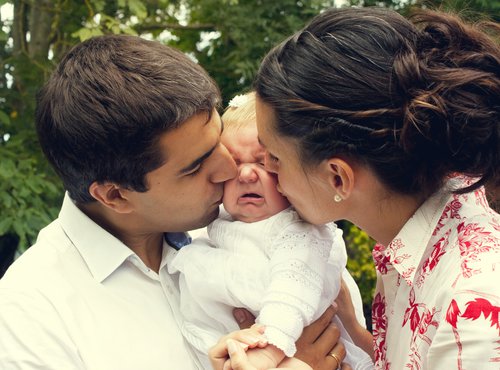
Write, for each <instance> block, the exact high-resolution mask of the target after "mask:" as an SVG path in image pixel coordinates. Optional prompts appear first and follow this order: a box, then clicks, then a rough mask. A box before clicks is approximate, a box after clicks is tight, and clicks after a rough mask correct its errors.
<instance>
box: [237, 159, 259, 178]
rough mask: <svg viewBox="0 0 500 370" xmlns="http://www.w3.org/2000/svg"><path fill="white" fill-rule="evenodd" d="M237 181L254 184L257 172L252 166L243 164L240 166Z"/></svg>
mask: <svg viewBox="0 0 500 370" xmlns="http://www.w3.org/2000/svg"><path fill="white" fill-rule="evenodd" d="M239 179H240V181H241V182H255V181H257V172H255V169H254V167H253V165H252V164H250V163H244V164H241V165H240V174H239Z"/></svg>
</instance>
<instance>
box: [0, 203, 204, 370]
mask: <svg viewBox="0 0 500 370" xmlns="http://www.w3.org/2000/svg"><path fill="white" fill-rule="evenodd" d="M169 250H171V249H170V248H169V247H167V245H166V244H165V245H164V256H163V261H162V263H161V269H160V273H159V274H156V273H155V272H153V271H150V270H149V269H148V268H147V267H146V266H145V265H144V264H143V263H142V261H141V260H140V259H139V258H138V257H137V256H136V255H135V254H134V253H133V252H132V251H131V250H130V249H129V248H127V247H126V246H125V245H124V244H122V243H121V242H120V241H119V240H117V239H116V238H115V237H113V236H112V235H111V234H109V233H107V232H106V231H105V230H103V229H102V228H100V227H99V226H98V225H97V224H95V223H94V222H93V221H92V220H91V219H89V218H88V217H87V216H86V215H85V214H84V213H82V212H81V211H80V210H79V209H78V208H77V207H76V206H75V205H74V204H73V203H72V201H71V200H70V199H69V197H68V196H67V195H66V197H65V199H64V204H63V206H62V209H61V212H60V215H59V218H58V219H57V220H55V221H54V222H52V223H51V224H50V225H49V226H47V227H46V228H44V229H43V230H42V231H41V232H40V234H39V237H38V240H37V242H36V244H35V245H34V246H33V247H31V248H30V249H29V250H28V251H27V252H25V253H24V254H23V255H22V256H21V257H20V258H19V259H18V260H17V261H16V262H15V263H14V264H13V265H12V266H11V267H10V269H9V270H8V271H7V273H6V275H5V276H4V278H2V280H0V368H1V369H4V370H11V369H23V370H25V369H26V370H27V369H44V370H49V369H53V370H71V369H79V370H83V369H86V370H113V369H116V370H127V369H130V370H138V369H147V370H156V369H158V370H159V369H201V365H200V364H199V363H198V361H197V360H196V356H195V355H194V352H193V350H192V349H191V348H190V346H189V344H188V343H187V342H186V341H185V340H184V339H183V337H182V334H181V331H180V329H179V324H180V313H179V295H178V288H177V282H176V281H175V280H174V279H173V278H172V277H171V276H170V275H169V274H168V273H167V271H166V268H165V261H166V259H167V258H166V257H167V255H168V253H169V252H168V251H169Z"/></svg>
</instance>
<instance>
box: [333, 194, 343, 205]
mask: <svg viewBox="0 0 500 370" xmlns="http://www.w3.org/2000/svg"><path fill="white" fill-rule="evenodd" d="M333 200H334V201H335V202H337V203H338V202H340V201H342V197H341V196H340V195H338V194H335V196H334V197H333Z"/></svg>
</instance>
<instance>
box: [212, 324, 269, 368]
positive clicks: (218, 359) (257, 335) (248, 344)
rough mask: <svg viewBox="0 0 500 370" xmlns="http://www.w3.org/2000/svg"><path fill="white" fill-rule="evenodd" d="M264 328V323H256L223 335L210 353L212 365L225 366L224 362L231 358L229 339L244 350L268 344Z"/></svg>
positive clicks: (214, 366) (216, 366)
mask: <svg viewBox="0 0 500 370" xmlns="http://www.w3.org/2000/svg"><path fill="white" fill-rule="evenodd" d="M264 329H265V328H264V327H263V326H262V325H258V324H255V325H253V326H252V327H251V328H250V329H243V330H237V331H234V332H232V333H229V334H228V335H225V336H224V337H222V338H221V339H220V340H219V342H218V343H217V344H216V345H215V346H213V347H212V348H211V349H210V351H209V353H208V357H209V358H210V362H211V363H212V367H213V368H214V369H215V370H222V369H223V368H225V367H224V363H225V362H226V361H227V359H228V358H229V355H228V351H227V341H228V339H232V340H234V341H233V343H237V345H238V346H240V347H241V348H242V349H243V350H247V349H249V348H250V349H251V348H256V347H260V348H262V347H265V346H267V339H266V337H265V336H264V335H263V333H264Z"/></svg>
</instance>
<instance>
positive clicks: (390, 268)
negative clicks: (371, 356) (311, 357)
mask: <svg viewBox="0 0 500 370" xmlns="http://www.w3.org/2000/svg"><path fill="white" fill-rule="evenodd" d="M458 184H459V185H461V183H460V182H458ZM449 185H450V188H454V187H455V186H457V179H454V180H450V182H449ZM373 255H374V258H375V262H376V267H377V270H378V271H377V274H378V282H377V291H376V296H375V299H374V302H373V311H372V312H373V335H374V341H375V356H376V366H377V369H385V370H388V369H393V370H400V369H421V370H449V369H460V370H466V369H481V370H487V369H488V370H490V369H491V370H493V369H495V370H498V369H500V347H499V343H500V326H499V313H500V284H499V283H500V217H499V215H498V214H496V213H495V212H493V211H492V210H491V209H490V208H488V205H487V201H486V197H485V195H484V189H481V190H478V191H476V192H474V193H469V194H463V195H458V194H450V192H449V191H448V190H447V189H445V190H444V191H441V192H439V193H437V194H436V195H435V196H433V197H431V198H430V199H428V200H427V201H426V202H425V203H424V204H423V205H422V206H421V207H420V208H419V209H418V210H417V212H416V213H415V214H414V215H413V216H412V217H411V218H410V219H409V220H408V222H407V223H406V224H405V225H404V227H403V229H402V230H401V231H400V232H399V233H398V235H397V236H396V238H395V239H394V240H393V241H392V242H391V243H390V244H389V245H388V246H387V247H384V246H382V245H377V246H376V247H375V248H374V252H373Z"/></svg>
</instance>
